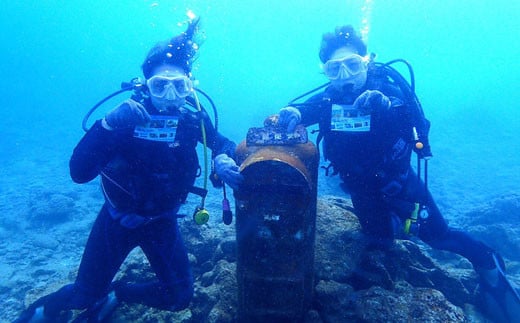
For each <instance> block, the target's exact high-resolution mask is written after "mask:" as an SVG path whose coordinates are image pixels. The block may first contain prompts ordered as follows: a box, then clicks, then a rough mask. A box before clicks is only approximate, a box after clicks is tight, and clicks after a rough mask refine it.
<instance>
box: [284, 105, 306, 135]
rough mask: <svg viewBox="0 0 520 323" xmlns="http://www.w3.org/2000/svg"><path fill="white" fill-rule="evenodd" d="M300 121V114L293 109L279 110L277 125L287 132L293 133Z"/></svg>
mask: <svg viewBox="0 0 520 323" xmlns="http://www.w3.org/2000/svg"><path fill="white" fill-rule="evenodd" d="M301 121H302V114H301V113H300V111H299V110H298V109H296V108H293V107H285V108H282V109H280V113H279V117H278V125H279V126H280V127H287V132H289V133H291V132H294V129H295V128H296V126H297V125H298V124H299V123H300V122H301Z"/></svg>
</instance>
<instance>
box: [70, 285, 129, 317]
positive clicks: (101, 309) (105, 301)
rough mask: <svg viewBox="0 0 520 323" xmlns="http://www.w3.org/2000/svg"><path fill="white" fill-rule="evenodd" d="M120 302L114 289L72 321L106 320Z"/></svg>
mask: <svg viewBox="0 0 520 323" xmlns="http://www.w3.org/2000/svg"><path fill="white" fill-rule="evenodd" d="M117 305H119V302H118V300H117V297H116V294H115V292H114V291H111V292H110V293H109V294H108V295H107V296H105V297H104V298H102V299H101V300H100V301H98V302H96V303H95V304H94V305H93V306H92V307H90V308H88V309H86V310H85V311H83V312H81V313H80V314H79V315H78V316H77V317H76V318H75V319H74V320H73V321H72V322H71V323H79V322H87V323H94V322H106V320H108V318H109V317H110V316H111V315H112V313H113V312H114V311H115V309H116V307H117Z"/></svg>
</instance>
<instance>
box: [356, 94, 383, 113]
mask: <svg viewBox="0 0 520 323" xmlns="http://www.w3.org/2000/svg"><path fill="white" fill-rule="evenodd" d="M390 104H391V102H390V99H389V98H388V97H387V96H386V95H384V94H383V93H381V92H380V91H377V90H366V91H365V92H363V93H361V95H360V96H358V98H357V99H356V101H354V108H356V109H358V110H359V111H360V112H362V113H365V114H371V113H373V112H379V111H385V110H387V109H388V108H390Z"/></svg>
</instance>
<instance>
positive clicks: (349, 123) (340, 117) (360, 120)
mask: <svg viewBox="0 0 520 323" xmlns="http://www.w3.org/2000/svg"><path fill="white" fill-rule="evenodd" d="M330 129H331V130H332V131H344V132H368V131H370V114H367V115H362V114H361V113H360V112H359V110H357V109H355V108H354V106H352V105H340V104H333V105H332V118H331V121H330Z"/></svg>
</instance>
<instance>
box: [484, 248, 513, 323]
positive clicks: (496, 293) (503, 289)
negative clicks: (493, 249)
mask: <svg viewBox="0 0 520 323" xmlns="http://www.w3.org/2000/svg"><path fill="white" fill-rule="evenodd" d="M493 259H494V261H495V265H496V268H495V269H493V270H492V271H487V273H485V274H483V273H482V272H481V273H480V274H481V282H480V293H481V297H482V299H481V302H482V304H481V305H482V308H483V309H484V311H485V313H486V314H487V315H488V316H490V317H491V318H492V319H493V321H494V322H500V323H501V322H504V323H505V322H520V293H519V291H518V288H516V287H515V286H513V284H512V283H511V282H510V281H509V280H508V279H507V277H506V275H505V273H504V269H503V268H504V265H503V262H501V261H500V260H501V259H500V260H499V259H497V256H496V255H493ZM491 273H492V275H493V276H494V279H490V277H491V276H492V275H491Z"/></svg>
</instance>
